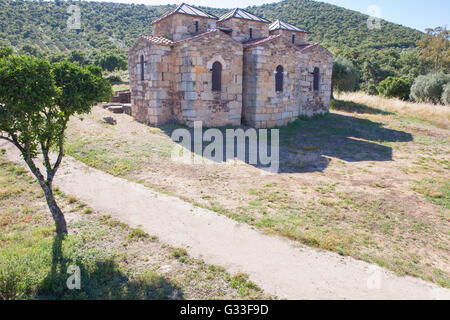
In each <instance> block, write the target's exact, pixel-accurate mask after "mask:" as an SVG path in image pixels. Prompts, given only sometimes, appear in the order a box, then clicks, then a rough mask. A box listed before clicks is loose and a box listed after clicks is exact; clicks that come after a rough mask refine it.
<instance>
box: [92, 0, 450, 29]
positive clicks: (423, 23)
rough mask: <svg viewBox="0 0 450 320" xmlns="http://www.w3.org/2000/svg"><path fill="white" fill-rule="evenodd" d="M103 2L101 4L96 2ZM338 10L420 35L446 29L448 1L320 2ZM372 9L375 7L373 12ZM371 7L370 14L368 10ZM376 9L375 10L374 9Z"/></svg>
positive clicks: (159, 0) (230, 1) (208, 1)
mask: <svg viewBox="0 0 450 320" xmlns="http://www.w3.org/2000/svg"><path fill="white" fill-rule="evenodd" d="M97 1H103V0H97ZM106 1H108V2H122V3H143V4H147V5H156V4H175V3H181V2H186V3H187V4H191V5H201V6H207V7H215V8H234V7H240V8H245V7H247V6H252V5H261V4H264V3H273V2H278V1H276V0H275V1H274V0H227V1H224V0H184V1H178V0H106ZM321 2H328V3H331V4H334V5H337V6H340V7H344V8H347V9H351V10H355V11H359V12H362V13H365V14H369V13H370V14H371V15H375V12H379V13H380V17H381V18H382V19H384V20H387V21H391V22H395V23H398V24H402V25H404V26H407V27H411V28H415V29H418V30H421V31H424V30H425V29H426V28H430V27H432V28H435V27H438V26H447V27H450V0H322V1H321ZM373 6H376V8H375V9H374V8H373ZM369 7H371V11H370V12H369V11H368V9H369ZM377 8H379V10H378V9H377Z"/></svg>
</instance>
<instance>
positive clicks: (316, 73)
mask: <svg viewBox="0 0 450 320" xmlns="http://www.w3.org/2000/svg"><path fill="white" fill-rule="evenodd" d="M319 83H320V70H319V68H317V67H316V68H314V85H313V87H314V91H319Z"/></svg>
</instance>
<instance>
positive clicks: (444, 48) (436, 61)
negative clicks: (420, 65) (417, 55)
mask: <svg viewBox="0 0 450 320" xmlns="http://www.w3.org/2000/svg"><path fill="white" fill-rule="evenodd" d="M426 32H427V34H426V35H425V36H424V37H423V38H422V39H421V40H419V41H417V46H418V47H419V48H420V49H421V50H422V55H421V58H422V60H424V61H426V60H430V61H431V62H432V63H433V70H432V71H433V72H437V71H439V70H443V71H446V72H449V69H450V47H449V37H450V31H448V30H447V28H446V27H437V28H435V29H427V30H426Z"/></svg>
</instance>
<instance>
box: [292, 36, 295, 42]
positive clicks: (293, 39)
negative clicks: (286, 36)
mask: <svg viewBox="0 0 450 320" xmlns="http://www.w3.org/2000/svg"><path fill="white" fill-rule="evenodd" d="M292 43H295V34H293V35H292Z"/></svg>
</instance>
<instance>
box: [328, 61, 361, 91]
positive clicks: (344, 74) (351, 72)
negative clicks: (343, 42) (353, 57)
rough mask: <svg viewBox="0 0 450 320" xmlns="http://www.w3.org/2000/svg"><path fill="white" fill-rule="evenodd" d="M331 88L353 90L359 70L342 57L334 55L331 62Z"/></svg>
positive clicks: (355, 87)
mask: <svg viewBox="0 0 450 320" xmlns="http://www.w3.org/2000/svg"><path fill="white" fill-rule="evenodd" d="M332 81H333V90H335V91H338V92H340V91H355V90H356V89H357V87H358V82H359V71H358V69H357V68H356V67H355V66H354V65H353V63H352V62H351V61H350V60H349V59H347V58H344V57H339V56H338V57H335V59H334V64H333V79H332Z"/></svg>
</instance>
